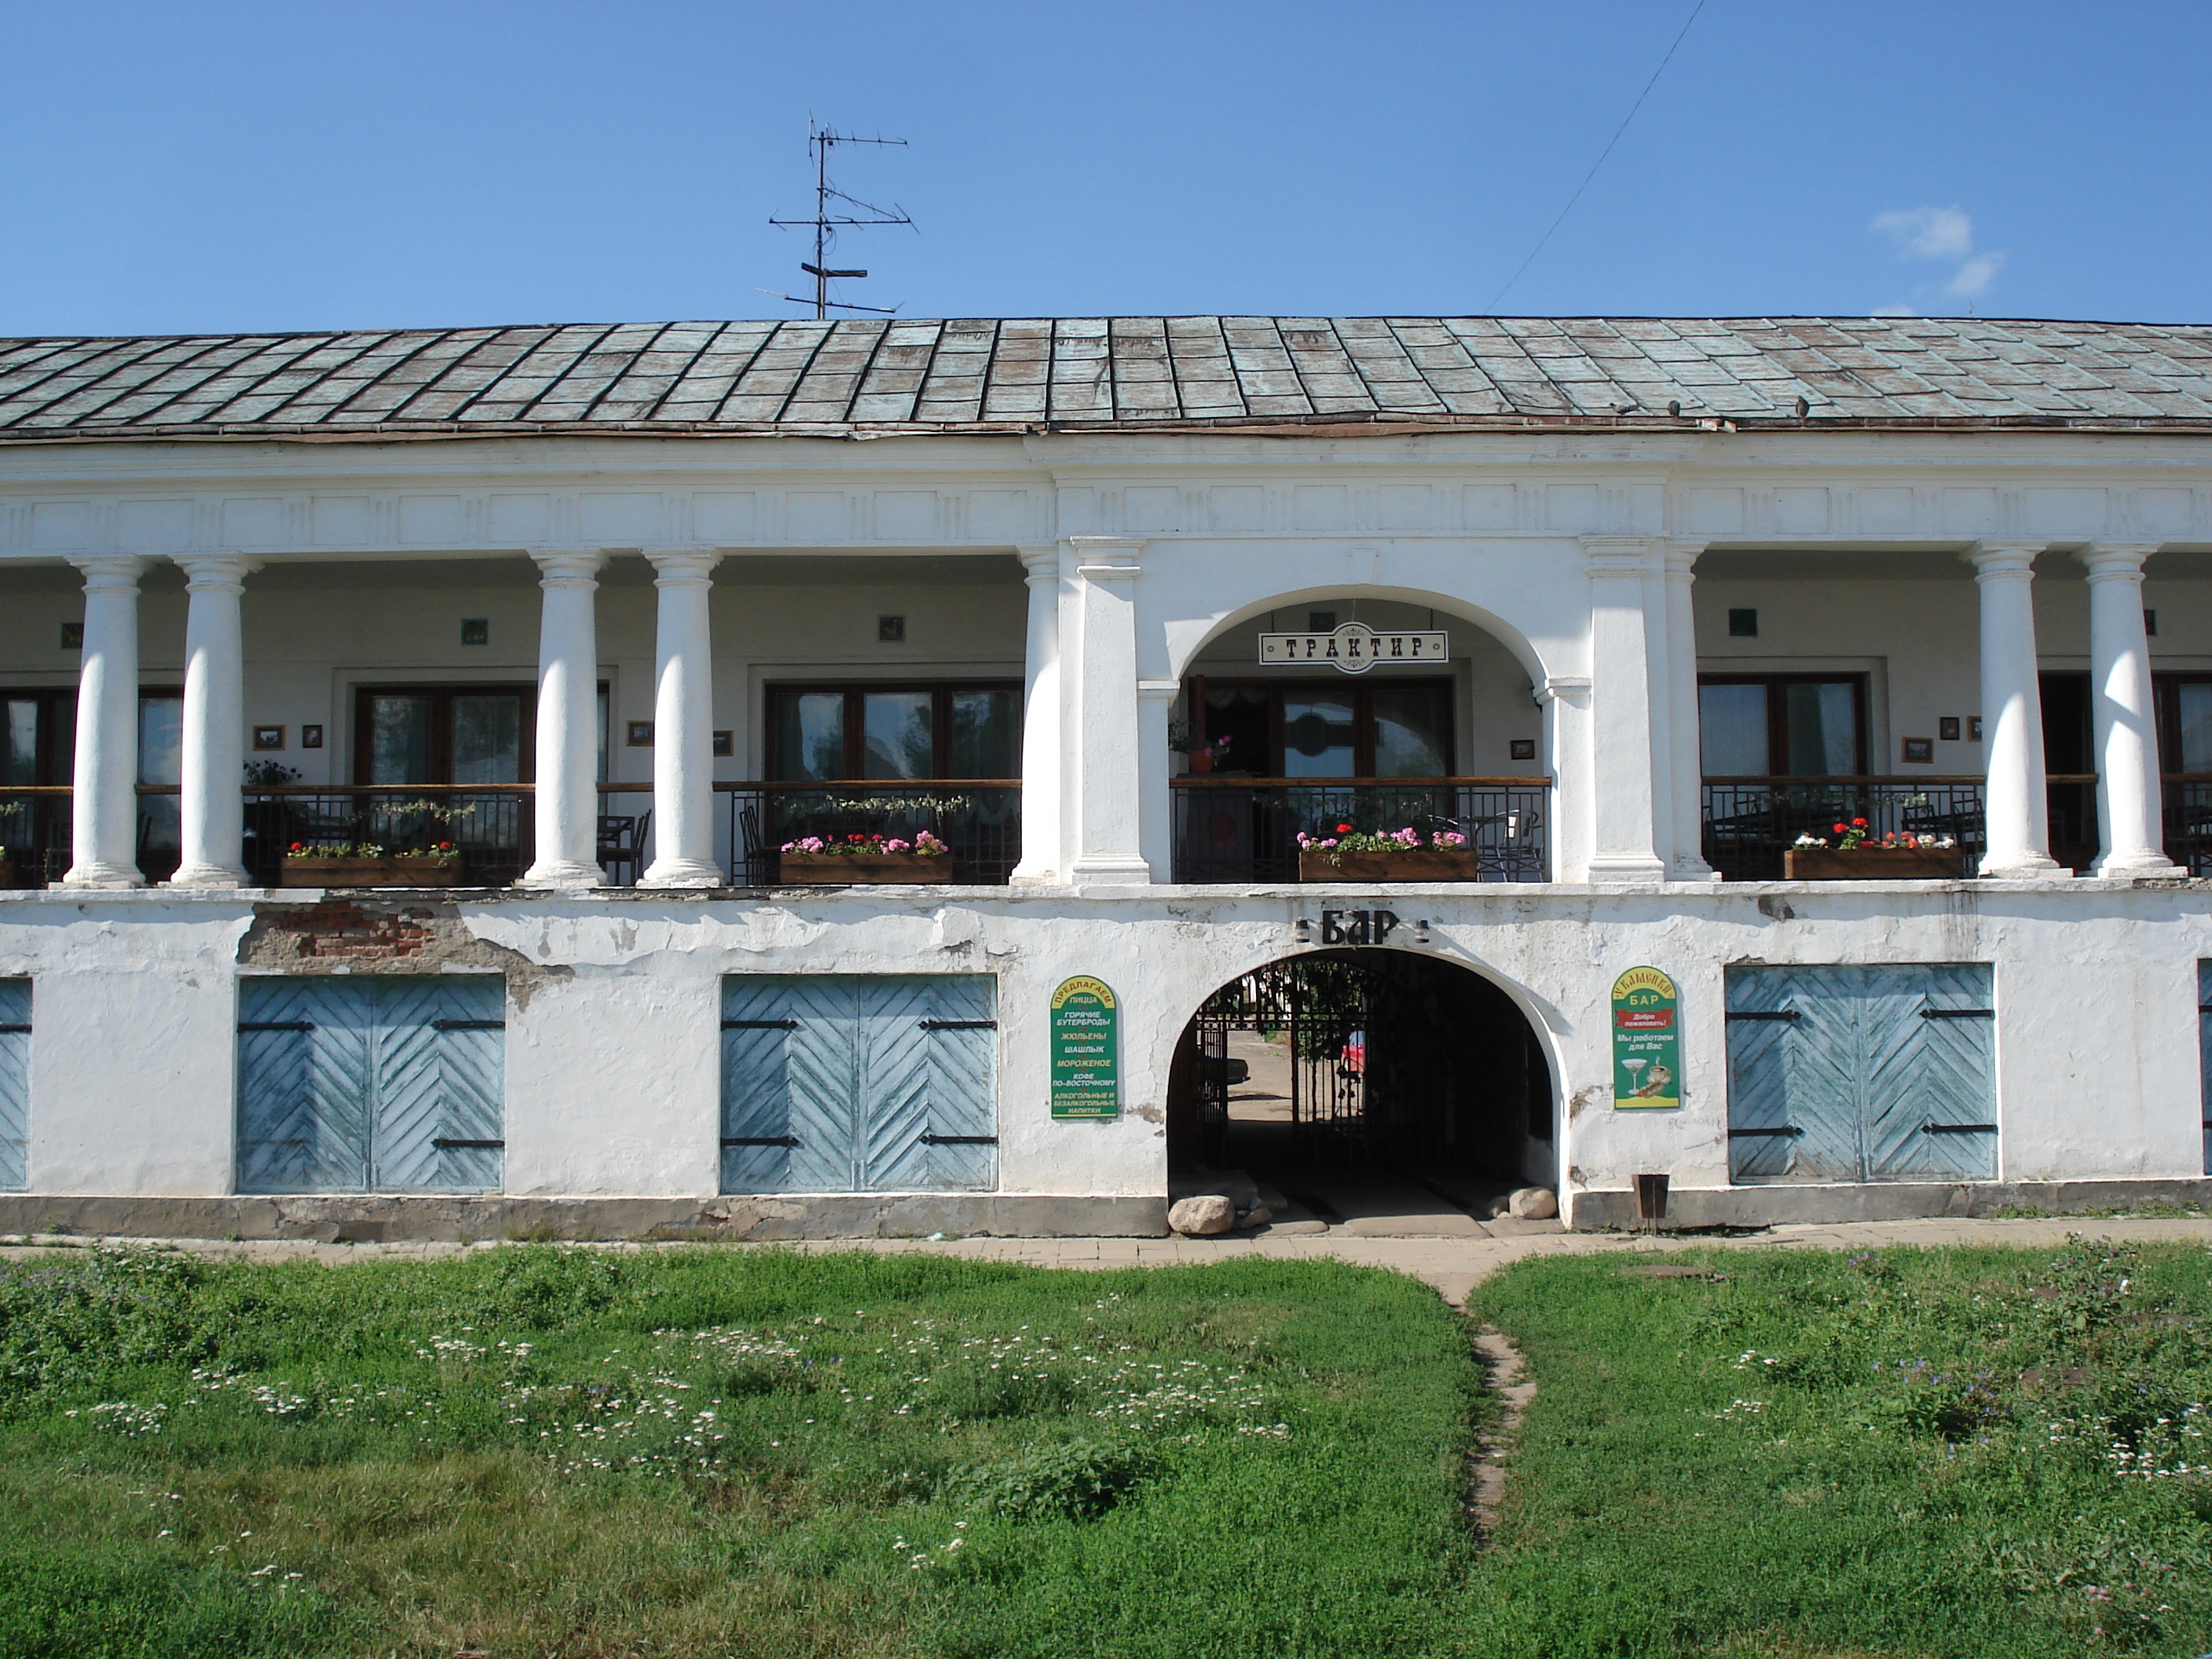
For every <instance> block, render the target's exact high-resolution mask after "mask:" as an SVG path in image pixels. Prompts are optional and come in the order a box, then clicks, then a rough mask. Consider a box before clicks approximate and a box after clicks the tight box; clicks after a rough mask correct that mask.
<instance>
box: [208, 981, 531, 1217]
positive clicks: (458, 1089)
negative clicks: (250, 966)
mask: <svg viewBox="0 0 2212 1659" xmlns="http://www.w3.org/2000/svg"><path fill="white" fill-rule="evenodd" d="M238 993H239V994H238V1000H239V1023H238V1187H239V1190H240V1192H248V1193H327V1192H478V1191H483V1190H485V1189H487V1188H497V1187H499V1186H500V1185H501V1182H502V1180H503V1176H504V1170H505V1167H506V1154H505V1145H506V1141H505V1135H506V1129H505V1118H506V1107H505V1099H506V1082H505V1054H506V1031H505V1023H506V1022H505V1018H504V1015H505V1008H506V986H505V983H504V981H501V980H499V979H496V978H494V977H492V976H490V975H465V976H464V975H451V976H447V975H435V976H433V975H419V976H418V975H406V976H392V977H386V976H382V975H379V976H376V977H374V978H370V977H362V978H354V977H351V976H347V975H341V976H334V977H330V978H322V977H317V978H313V979H304V978H303V979H248V980H242V981H240V983H239V987H238Z"/></svg>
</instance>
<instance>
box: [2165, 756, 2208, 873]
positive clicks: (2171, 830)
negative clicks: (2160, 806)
mask: <svg viewBox="0 0 2212 1659" xmlns="http://www.w3.org/2000/svg"><path fill="white" fill-rule="evenodd" d="M2160 795H2161V796H2162V798H2163V799H2164V800H2165V803H2166V857H2168V858H2170V859H2172V860H2173V861H2174V862H2175V863H2176V864H2178V865H2179V866H2181V867H2182V868H2183V869H2185V870H2186V871H2188V872H2189V873H2190V874H2191V875H2192V876H2212V777H2208V776H2206V775H2203V773H2186V772H2181V773H2173V774H2170V775H2168V776H2167V777H2166V780H2165V785H2164V787H2163V788H2162V789H2161V790H2160Z"/></svg>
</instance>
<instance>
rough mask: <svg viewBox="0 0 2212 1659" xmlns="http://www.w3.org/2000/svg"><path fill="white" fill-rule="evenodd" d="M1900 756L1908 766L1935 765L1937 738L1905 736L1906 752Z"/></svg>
mask: <svg viewBox="0 0 2212 1659" xmlns="http://www.w3.org/2000/svg"><path fill="white" fill-rule="evenodd" d="M1900 758H1902V759H1903V761H1904V762H1905V764H1906V765H1907V766H1933V765H1935V764H1936V739H1935V738H1905V750H1904V754H1903V755H1902V756H1901V757H1900Z"/></svg>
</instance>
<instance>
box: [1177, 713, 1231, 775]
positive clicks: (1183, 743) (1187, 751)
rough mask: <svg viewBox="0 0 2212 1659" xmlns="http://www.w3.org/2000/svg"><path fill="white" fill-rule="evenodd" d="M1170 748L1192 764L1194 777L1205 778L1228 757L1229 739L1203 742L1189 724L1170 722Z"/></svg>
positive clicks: (1178, 721) (1179, 721)
mask: <svg viewBox="0 0 2212 1659" xmlns="http://www.w3.org/2000/svg"><path fill="white" fill-rule="evenodd" d="M1168 747H1169V748H1170V750H1173V751H1174V752H1175V753H1176V754H1178V755H1181V756H1182V757H1183V759H1184V760H1186V761H1188V763H1190V769H1191V773H1192V775H1194V776H1197V777H1204V776H1205V775H1206V774H1207V773H1209V772H1211V771H1212V770H1213V769H1214V768H1215V767H1216V766H1217V765H1218V764H1219V763H1221V762H1222V761H1223V760H1225V759H1226V758H1227V757H1228V754H1229V739H1228V738H1225V737H1221V738H1214V739H1213V740H1212V742H1211V743H1206V742H1201V741H1200V739H1199V738H1198V737H1197V735H1196V734H1195V733H1194V732H1192V730H1191V728H1190V726H1189V725H1188V723H1187V722H1185V721H1182V720H1170V721H1169V722H1168Z"/></svg>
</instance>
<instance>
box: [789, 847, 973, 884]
mask: <svg viewBox="0 0 2212 1659" xmlns="http://www.w3.org/2000/svg"><path fill="white" fill-rule="evenodd" d="M776 878H777V879H778V880H779V881H781V882H782V883H783V884H785V885H787V886H793V887H796V886H801V885H808V884H820V883H825V882H831V883H839V884H845V883H853V882H880V881H911V882H921V881H951V879H952V860H951V859H950V858H949V857H947V856H946V855H945V854H942V853H936V854H921V853H785V854H781V855H779V856H778V858H777V860H776Z"/></svg>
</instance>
